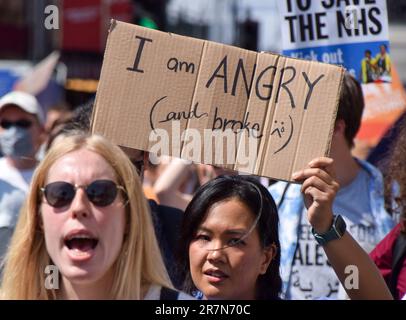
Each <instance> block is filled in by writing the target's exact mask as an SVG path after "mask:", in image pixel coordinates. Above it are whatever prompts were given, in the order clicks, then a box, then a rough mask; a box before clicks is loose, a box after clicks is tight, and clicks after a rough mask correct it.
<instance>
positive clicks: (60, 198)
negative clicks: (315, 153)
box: [0, 74, 406, 300]
mask: <svg viewBox="0 0 406 320" xmlns="http://www.w3.org/2000/svg"><path fill="white" fill-rule="evenodd" d="M92 108H93V105H92V103H91V102H89V103H87V104H85V105H82V106H80V107H78V108H76V109H75V110H74V111H73V112H69V111H67V110H66V109H60V108H53V109H51V110H49V112H48V113H47V114H44V111H43V109H42V107H41V106H40V104H39V103H38V101H37V100H36V98H35V97H34V96H31V95H29V94H27V93H23V92H17V91H14V92H11V93H9V94H7V95H5V96H3V97H1V98H0V150H1V153H2V157H1V158H0V270H1V280H0V296H1V297H2V298H4V299H146V300H148V299H155V300H158V299H173V300H176V299H320V298H321V299H323V298H324V299H348V298H350V299H392V298H395V299H402V297H404V295H405V292H406V273H405V270H406V262H405V259H404V257H405V255H404V253H403V252H402V251H400V253H398V252H396V255H394V254H393V250H392V247H394V246H395V244H396V246H397V247H399V246H400V245H398V243H402V242H401V241H399V240H398V239H401V240H402V239H403V238H404V236H403V233H406V231H405V230H406V228H405V224H404V221H405V215H406V176H405V174H406V170H405V169H404V168H405V159H406V147H405V146H406V141H405V137H406V121H404V124H403V125H402V129H401V130H402V131H401V133H400V134H399V137H398V140H397V141H396V143H395V144H394V145H393V148H392V149H391V150H392V152H391V156H390V157H389V158H388V159H389V165H388V170H387V171H386V172H385V176H383V175H382V173H381V172H380V171H379V170H378V169H377V168H376V167H374V166H372V165H371V164H370V163H368V162H366V161H364V160H361V159H357V158H355V157H353V156H352V153H351V151H352V147H353V146H354V138H355V136H356V134H357V132H358V129H359V127H360V123H361V117H362V113H363V109H364V99H363V95H362V90H361V87H360V85H359V84H358V82H357V81H356V80H355V79H354V78H353V77H352V76H350V75H349V74H346V75H345V77H344V82H343V88H342V92H341V96H340V102H339V108H338V115H337V119H336V122H335V127H334V133H333V140H332V148H331V154H330V157H329V158H326V157H322V158H316V159H313V160H312V161H311V162H310V163H309V164H308V166H307V167H306V168H302V170H300V171H298V172H296V173H295V174H294V175H293V176H292V180H293V181H295V182H297V183H296V184H288V183H285V182H276V183H274V182H273V181H270V180H268V179H264V178H259V177H254V176H246V175H240V174H239V173H238V172H233V171H230V170H225V169H222V168H218V167H214V166H210V165H201V164H190V163H186V162H184V161H183V160H180V159H172V160H171V161H167V162H162V163H161V164H156V161H151V160H153V157H154V155H152V154H148V153H147V152H144V151H141V150H134V149H129V148H124V147H119V146H116V145H114V144H113V143H111V142H109V141H108V140H107V139H105V138H103V137H101V136H98V135H92V134H91V133H90V130H89V128H90V119H91V113H92ZM403 251H404V249H403ZM368 254H369V255H368ZM398 255H400V258H399V257H398ZM393 261H396V262H397V265H396V266H394V263H393ZM399 261H400V262H399ZM50 265H52V266H56V268H57V270H58V286H49V285H47V283H48V282H47V281H48V279H47V274H46V273H45V272H44V270H46V268H47V266H50ZM348 266H355V267H356V268H357V270H358V272H357V275H358V278H357V284H358V285H357V286H356V287H354V286H348V284H346V279H347V277H348V272H347V267H348ZM241 275H244V276H243V277H241ZM48 284H49V283H48Z"/></svg>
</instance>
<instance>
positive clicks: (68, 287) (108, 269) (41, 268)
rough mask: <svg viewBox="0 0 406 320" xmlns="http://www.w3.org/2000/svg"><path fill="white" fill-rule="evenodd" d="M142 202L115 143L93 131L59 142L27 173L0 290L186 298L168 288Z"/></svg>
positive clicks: (31, 295) (10, 295)
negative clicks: (23, 199)
mask: <svg viewBox="0 0 406 320" xmlns="http://www.w3.org/2000/svg"><path fill="white" fill-rule="evenodd" d="M147 208H148V207H147V202H146V200H145V198H144V196H143V192H142V187H141V184H140V180H139V177H138V175H137V174H136V172H135V169H134V166H133V165H132V163H131V162H130V160H129V159H128V158H127V156H126V155H125V154H124V153H123V152H122V151H121V150H120V148H118V147H117V146H115V145H113V144H111V143H110V142H108V141H107V140H106V139H104V138H102V137H100V136H85V135H73V136H70V137H65V138H63V139H62V140H61V141H58V143H56V144H55V145H53V146H52V148H51V149H50V150H49V152H48V153H47V155H46V157H45V158H44V160H43V161H42V162H41V164H40V165H39V167H38V168H37V170H36V171H35V174H34V176H33V179H32V184H31V187H30V191H29V195H28V198H27V201H26V204H25V206H24V208H23V210H22V212H21V213H20V217H19V221H18V224H17V227H16V230H15V233H14V236H13V239H12V242H11V245H10V248H9V251H8V254H7V256H6V261H5V266H4V274H3V281H2V288H1V295H2V297H3V298H5V299H159V298H161V299H162V296H163V295H162V293H163V292H166V294H165V295H164V296H165V297H168V296H171V297H172V298H173V299H182V298H183V299H184V298H187V296H184V295H183V294H178V293H177V292H176V291H172V290H171V289H170V288H172V285H171V283H170V280H169V277H168V274H167V272H166V270H165V267H164V264H163V261H162V258H161V254H160V251H159V248H158V245H157V241H156V238H155V233H154V229H153V225H152V221H151V217H150V214H149V211H148V209H147ZM50 270H52V271H53V272H51V271H50ZM55 272H57V273H58V274H59V277H58V278H57V279H56V281H52V279H50V277H52V276H55ZM168 288H169V289H168ZM168 292H169V293H170V294H169V295H168V294H167V293H168ZM174 292H175V293H176V295H173V293H174ZM182 296H183V297H182Z"/></svg>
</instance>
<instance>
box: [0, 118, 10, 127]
mask: <svg viewBox="0 0 406 320" xmlns="http://www.w3.org/2000/svg"><path fill="white" fill-rule="evenodd" d="M11 124H12V123H11V122H10V121H8V120H1V122H0V126H1V127H2V128H3V129H8V128H10V127H11Z"/></svg>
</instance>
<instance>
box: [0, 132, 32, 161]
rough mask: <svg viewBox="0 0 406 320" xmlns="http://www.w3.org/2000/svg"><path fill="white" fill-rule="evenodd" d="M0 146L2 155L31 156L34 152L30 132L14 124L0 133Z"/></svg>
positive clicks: (14, 156) (13, 156)
mask: <svg viewBox="0 0 406 320" xmlns="http://www.w3.org/2000/svg"><path fill="white" fill-rule="evenodd" d="M0 147H1V151H2V152H3V155H4V156H7V157H12V158H18V157H28V156H32V154H33V152H34V146H33V144H32V138H31V133H30V132H29V131H28V130H27V129H23V128H19V127H15V126H14V127H10V128H9V129H7V130H5V131H3V132H2V133H1V134H0Z"/></svg>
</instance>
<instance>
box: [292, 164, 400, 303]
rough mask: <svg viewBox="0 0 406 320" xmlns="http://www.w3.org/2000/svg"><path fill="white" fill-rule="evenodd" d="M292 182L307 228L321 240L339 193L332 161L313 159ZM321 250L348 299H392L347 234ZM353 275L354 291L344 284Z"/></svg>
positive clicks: (377, 273)
mask: <svg viewBox="0 0 406 320" xmlns="http://www.w3.org/2000/svg"><path fill="white" fill-rule="evenodd" d="M292 178H293V179H294V180H295V181H297V182H300V183H302V190H301V191H302V194H303V196H304V201H305V205H306V208H307V218H308V220H309V222H310V224H311V225H312V227H313V229H314V231H315V233H316V234H318V235H321V236H324V235H325V234H326V233H327V232H328V231H329V230H330V228H331V227H332V224H333V220H334V215H333V210H332V208H333V201H334V198H335V196H336V193H337V191H338V189H339V185H338V183H337V182H336V181H335V173H334V164H333V159H330V158H325V157H321V158H316V159H314V160H312V161H311V162H310V163H309V167H308V168H306V169H304V170H301V171H298V172H295V173H294V174H293V175H292ZM336 214H339V212H337V213H336ZM323 249H324V251H325V252H326V255H327V257H328V260H329V262H330V263H331V266H332V267H333V269H334V271H335V273H336V274H337V276H338V278H339V280H340V282H341V284H342V285H343V287H344V288H345V290H346V291H347V294H348V296H349V297H350V298H351V299H371V300H372V299H392V295H391V294H390V291H389V289H388V287H387V286H386V284H385V281H384V279H383V278H382V276H381V274H380V273H379V271H378V269H377V267H376V266H375V264H374V263H373V261H372V260H371V259H370V258H369V256H368V254H367V253H366V252H365V251H364V250H363V249H362V248H361V247H360V246H359V245H358V243H357V242H356V241H355V240H354V239H353V238H352V237H351V235H350V234H349V233H348V232H346V231H345V232H344V234H343V235H342V236H341V237H339V238H338V239H334V240H331V241H328V242H326V243H325V244H324V245H323ZM347 268H348V269H347ZM346 272H347V273H346ZM356 273H358V277H359V278H358V287H357V286H356V285H355V282H352V283H351V284H350V285H349V284H348V283H346V277H349V276H350V275H351V276H357V274H356Z"/></svg>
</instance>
